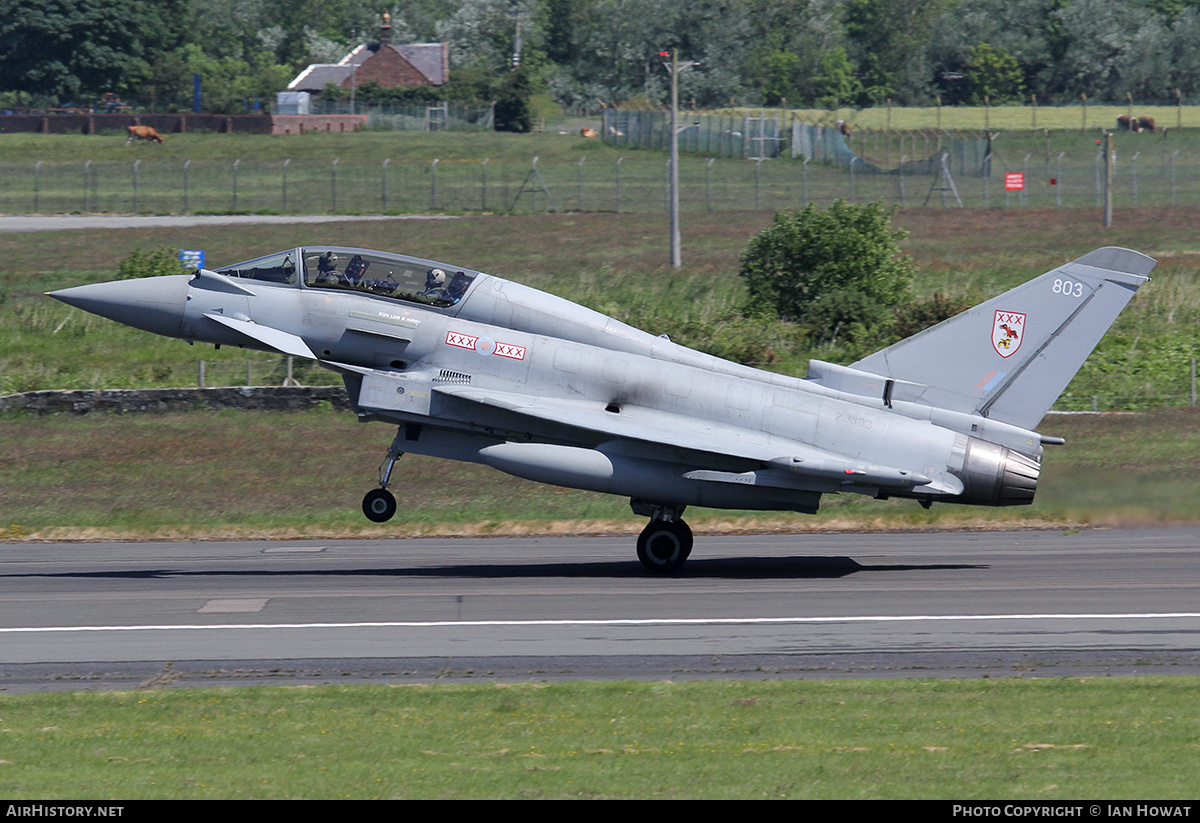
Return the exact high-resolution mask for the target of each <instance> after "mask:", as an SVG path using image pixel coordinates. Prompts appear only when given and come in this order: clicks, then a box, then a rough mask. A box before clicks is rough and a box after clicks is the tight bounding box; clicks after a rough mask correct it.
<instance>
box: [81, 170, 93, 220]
mask: <svg viewBox="0 0 1200 823" xmlns="http://www.w3.org/2000/svg"><path fill="white" fill-rule="evenodd" d="M91 170H92V161H91V160H89V161H87V162H86V163H84V164H83V213H84V214H88V213H89V212H91V210H92V199H91V197H89V196H88V176H89V174H90V173H91Z"/></svg>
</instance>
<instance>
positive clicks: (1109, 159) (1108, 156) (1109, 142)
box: [1104, 131, 1114, 227]
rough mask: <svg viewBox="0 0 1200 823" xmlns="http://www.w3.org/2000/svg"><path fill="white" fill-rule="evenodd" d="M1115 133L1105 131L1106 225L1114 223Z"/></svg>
mask: <svg viewBox="0 0 1200 823" xmlns="http://www.w3.org/2000/svg"><path fill="white" fill-rule="evenodd" d="M1113 150H1114V146H1113V133H1112V132H1111V131H1105V132H1104V225H1105V227H1108V226H1111V225H1112V217H1113V215H1112V190H1113Z"/></svg>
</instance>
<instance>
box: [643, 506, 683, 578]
mask: <svg viewBox="0 0 1200 823" xmlns="http://www.w3.org/2000/svg"><path fill="white" fill-rule="evenodd" d="M691 553H692V530H691V529H690V528H689V527H688V524H687V523H685V522H683V521H682V520H660V519H655V520H651V521H650V523H649V524H648V525H647V526H646V528H645V529H643V530H642V533H641V534H640V535H639V536H638V541H637V556H638V560H640V561H642V565H643V566H645V567H646V568H647V569H649V570H650V571H652V572H654V573H656V574H671V573H672V572H676V571H678V570H679V569H680V567H682V566H683V564H684V563H685V562H686V561H687V559H688V555H690V554H691Z"/></svg>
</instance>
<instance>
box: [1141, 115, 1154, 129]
mask: <svg viewBox="0 0 1200 823" xmlns="http://www.w3.org/2000/svg"><path fill="white" fill-rule="evenodd" d="M1138 131H1154V118H1153V117H1139V118H1138Z"/></svg>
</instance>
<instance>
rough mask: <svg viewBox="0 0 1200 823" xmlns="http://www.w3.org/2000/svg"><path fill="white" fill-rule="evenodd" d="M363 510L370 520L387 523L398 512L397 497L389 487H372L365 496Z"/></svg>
mask: <svg viewBox="0 0 1200 823" xmlns="http://www.w3.org/2000/svg"><path fill="white" fill-rule="evenodd" d="M362 510H363V514H365V515H366V516H367V519H368V520H373V521H374V522H376V523H385V522H387V521H388V520H391V519H392V515H394V514H395V513H396V498H395V497H393V496H392V493H391V492H390V491H388V490H387V489H371V491H369V492H367V494H366V496H365V497H363V504H362Z"/></svg>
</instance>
